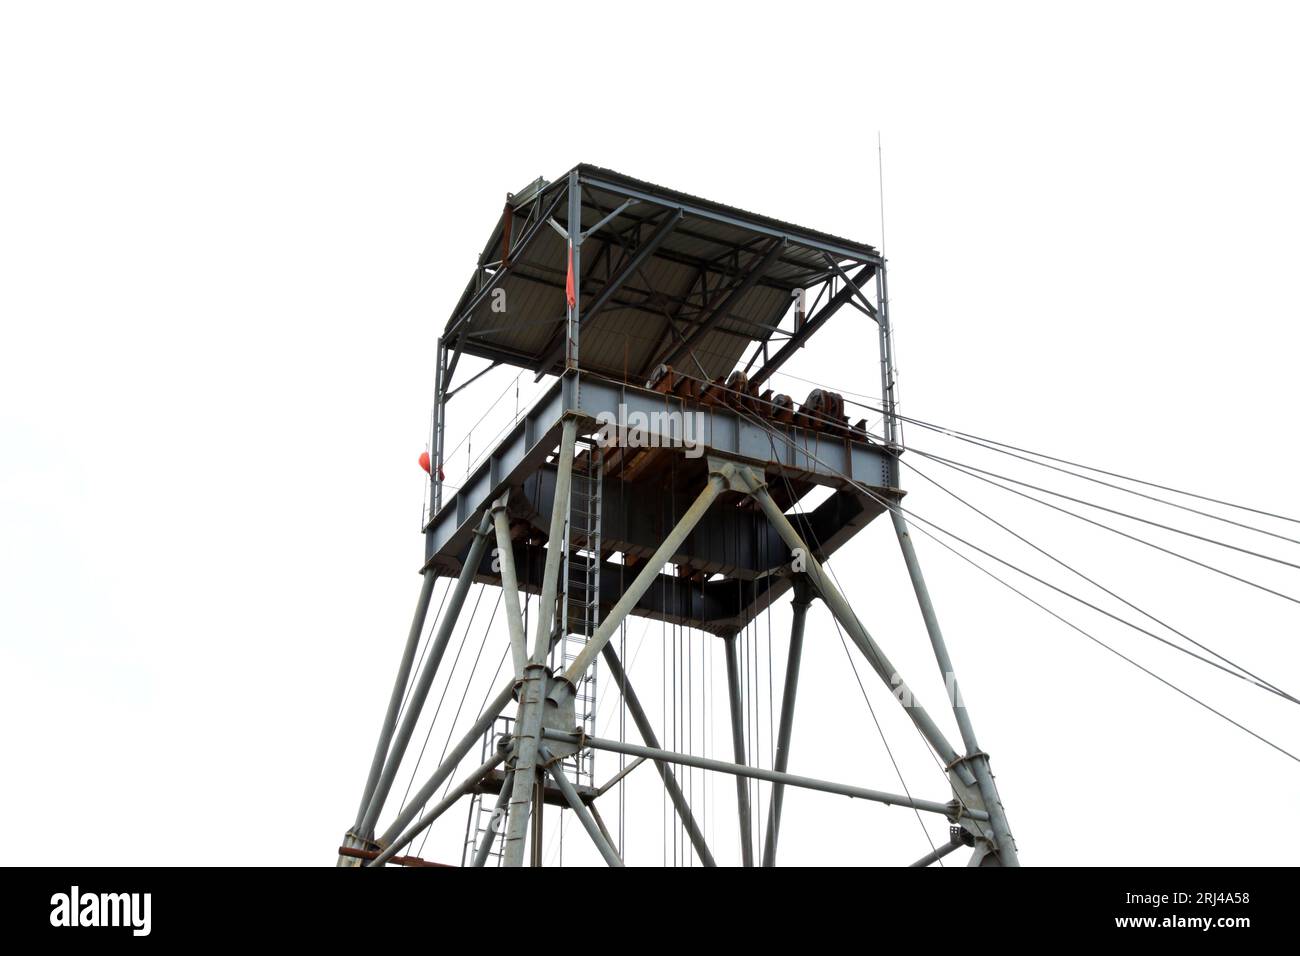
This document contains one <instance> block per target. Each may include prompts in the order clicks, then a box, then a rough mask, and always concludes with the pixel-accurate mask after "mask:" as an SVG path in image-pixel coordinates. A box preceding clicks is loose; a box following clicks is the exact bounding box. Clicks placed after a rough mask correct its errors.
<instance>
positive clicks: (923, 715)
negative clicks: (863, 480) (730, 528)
mask: <svg viewBox="0 0 1300 956" xmlns="http://www.w3.org/2000/svg"><path fill="white" fill-rule="evenodd" d="M736 476H737V480H738V481H739V482H740V484H741V485H743V486H744V487H745V489H746V490H747V491H748V492H749V494H750V495H751V496H752V497H753V498H754V500H755V501H757V502H758V504H759V507H760V508H762V509H763V513H764V514H765V515H767V520H768V521H770V522H771V523H772V526H773V527H775V528H776V530H777V532H778V533H779V534H780V535H781V539H782V540H783V541H784V542H785V543H786V546H787V547H789V548H790V549H791V551H794V549H795V548H798V549H799V550H798V552H797V553H799V554H801V555H802V556H803V564H804V573H805V574H807V576H808V579H809V581H810V582H811V584H812V586H813V587H814V588H816V590H817V593H818V595H819V596H820V597H821V599H822V600H823V601H825V602H826V606H827V607H828V608H830V610H831V613H832V614H834V615H835V619H836V620H837V621H839V622H840V625H841V626H842V627H843V628H844V629H845V630H846V631H848V632H849V636H850V637H851V638H852V639H853V643H855V644H857V645H858V649H859V650H860V651H861V652H862V655H863V656H864V657H865V658H866V659H867V663H869V664H870V665H871V668H872V670H874V671H875V672H876V674H877V675H878V676H879V677H880V679H881V680H882V681H884V683H885V686H886V687H888V688H890V690H891V691H892V692H893V694H894V695H895V696H896V697H897V698H898V699H899V701H900V702H902V704H903V710H904V711H905V712H906V713H907V716H908V717H909V718H911V720H912V723H914V724H915V725H916V727H917V729H918V730H920V731H921V735H922V736H923V737H925V739H926V740H927V741H928V742H929V744H930V746H931V747H933V748H934V751H935V753H937V754H938V755H939V757H940V759H941V760H942V761H943V762H944V764H945V766H953V765H954V764H956V769H957V772H958V776H959V777H960V779H961V781H962V782H963V783H965V784H966V785H967V786H968V787H969V786H974V784H975V777H974V775H973V774H972V773H971V772H970V771H969V770H968V769H966V768H965V767H963V766H961V764H960V763H959V762H958V754H957V751H956V750H955V749H953V746H952V744H950V743H949V742H948V738H947V737H945V736H944V734H943V731H941V730H940V729H939V726H938V724H936V723H935V722H934V719H933V718H932V717H931V716H930V714H929V712H928V711H926V709H925V708H924V707H923V706H921V703H920V701H919V700H917V698H916V695H915V694H913V693H912V690H911V688H909V687H908V686H907V684H906V683H904V681H903V679H902V675H901V674H899V672H898V671H897V669H895V667H894V665H893V664H891V663H890V662H889V659H888V658H887V657H885V654H884V652H883V651H882V650H881V649H880V647H879V645H878V644H876V642H875V640H874V639H873V638H872V636H871V635H870V634H869V633H868V632H867V629H866V628H865V627H863V626H862V622H861V621H859V620H858V616H857V615H856V614H854V613H853V608H852V607H850V606H849V603H848V601H846V600H845V599H844V595H842V594H840V592H839V589H838V588H836V587H835V585H834V584H833V583H832V581H831V579H830V575H828V574H826V572H825V571H824V570H823V569H822V566H821V564H820V563H818V561H817V559H816V558H814V557H813V551H812V548H810V547H809V546H808V545H807V543H806V542H805V541H804V540H803V539H802V538H800V537H799V533H798V532H797V531H796V530H795V529H794V526H793V525H792V524H790V519H789V518H787V517H786V516H785V515H784V514H783V513H782V512H781V508H780V507H779V506H778V505H777V503H776V502H775V501H773V500H772V496H771V495H770V494H768V491H767V485H766V483H764V482H763V480H762V478H761V477H760V476H759V475H757V474H755V473H754V472H753V471H752V470H751V469H749V468H743V469H737V471H736ZM963 771H964V772H963Z"/></svg>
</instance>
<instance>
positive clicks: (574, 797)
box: [540, 747, 623, 866]
mask: <svg viewBox="0 0 1300 956" xmlns="http://www.w3.org/2000/svg"><path fill="white" fill-rule="evenodd" d="M540 756H541V758H542V760H544V761H545V762H546V770H547V772H548V773H549V774H550V775H551V779H553V780H554V781H555V785H556V786H557V787H559V788H560V793H562V794H564V799H565V800H566V801H567V802H568V804H569V809H571V810H572V811H573V814H574V816H576V817H577V818H578V822H579V823H581V824H582V828H583V829H584V830H586V831H587V836H589V837H591V842H592V843H594V844H596V849H597V850H599V851H600V855H601V856H602V857H604V858H605V862H606V863H608V864H609V865H610V866H622V865H623V861H622V860H621V859H620V858H619V855H618V852H617V851H616V850H615V849H614V848H613V847H612V846H610V845H609V841H608V840H607V839H606V838H605V834H603V833H601V831H600V825H599V824H597V823H596V821H595V819H594V818H593V817H592V815H591V811H590V810H588V809H587V807H586V805H585V804H584V803H583V802H582V798H581V797H580V796H578V791H577V790H574V789H573V784H571V783H569V778H568V777H566V776H565V775H564V771H563V770H561V769H560V765H559V762H558V761H557V760H556V759H555V757H554V755H553V754H552V753H551V752H550V751H549V750H547V749H546V748H545V747H542V748H540Z"/></svg>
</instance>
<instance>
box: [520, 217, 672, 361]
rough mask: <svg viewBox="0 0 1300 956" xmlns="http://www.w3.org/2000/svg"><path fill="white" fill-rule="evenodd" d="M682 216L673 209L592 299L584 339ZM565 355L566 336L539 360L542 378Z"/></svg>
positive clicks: (581, 321) (584, 323)
mask: <svg viewBox="0 0 1300 956" xmlns="http://www.w3.org/2000/svg"><path fill="white" fill-rule="evenodd" d="M625 205H626V204H625ZM611 215H612V214H611ZM606 218H607V219H608V218H611V217H609V216H607V217H606ZM681 219H682V211H681V210H680V209H678V210H675V211H674V212H671V213H669V214H668V216H667V218H665V219H664V221H663V222H662V223H661V224H660V226H659V228H658V229H656V230H655V231H654V233H653V234H652V235H651V236H650V238H648V239H646V241H645V242H643V243H641V245H639V246H638V247H637V249H636V252H634V253H633V254H632V258H631V259H630V260H629V261H628V263H627V265H625V266H624V267H623V268H622V269H621V270H620V271H619V273H618V275H616V276H614V277H613V278H612V279H610V280H609V281H608V282H607V283H605V287H604V288H603V289H601V290H600V292H599V293H597V295H596V298H595V299H594V300H593V301H592V303H591V305H590V307H588V308H587V309H586V310H585V311H584V312H583V314H582V317H581V318H580V319H579V321H578V338H579V339H581V335H582V332H583V331H584V330H585V329H588V328H590V327H591V324H592V322H593V321H595V318H596V316H597V315H598V314H599V313H600V310H601V309H603V308H604V307H605V306H606V305H607V304H608V303H609V300H610V299H611V298H613V296H614V294H615V293H616V292H618V290H619V289H621V288H622V287H623V283H625V282H627V280H628V279H630V278H631V277H632V276H633V275H635V274H636V272H637V270H638V269H640V268H641V267H642V266H643V265H644V264H645V261H646V260H647V259H649V258H650V257H651V256H652V255H654V252H655V250H656V249H658V248H659V246H660V245H661V244H662V243H663V241H664V240H665V239H667V238H668V235H669V233H671V232H672V231H673V229H674V228H676V226H677V223H679V222H681ZM603 224H604V222H603V221H602V222H601V223H598V224H597V225H595V226H592V227H591V229H589V230H587V232H586V233H585V234H584V235H590V234H591V233H593V232H595V231H596V230H597V229H599V228H600V226H601V225H603ZM575 282H576V277H575ZM563 355H564V340H563V339H561V340H560V341H559V342H557V343H556V344H555V345H553V346H552V347H551V348H550V349H549V350H548V351H547V353H546V355H545V356H544V357H543V358H542V360H541V361H540V362H539V363H538V364H537V368H538V372H537V377H538V378H539V379H540V378H541V377H542V376H543V375H545V374H546V373H547V370H549V369H550V367H551V366H552V365H554V364H555V362H556V360H557V359H559V358H560V357H561V356H563Z"/></svg>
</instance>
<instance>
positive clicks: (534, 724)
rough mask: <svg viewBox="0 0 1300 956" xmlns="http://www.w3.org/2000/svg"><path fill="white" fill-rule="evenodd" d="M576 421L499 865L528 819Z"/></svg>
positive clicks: (517, 861)
mask: <svg viewBox="0 0 1300 956" xmlns="http://www.w3.org/2000/svg"><path fill="white" fill-rule="evenodd" d="M577 435H578V423H577V422H576V421H575V420H574V419H572V418H566V419H565V420H564V425H563V428H562V431H561V436H560V450H559V456H560V457H559V459H558V462H557V464H558V469H557V472H556V477H555V498H554V501H553V504H552V508H551V528H550V536H549V537H548V539H547V541H546V565H545V568H544V570H543V575H542V600H541V604H540V605H539V606H538V614H537V634H536V635H535V637H534V641H533V654H532V657H531V658H530V659H529V661H528V664H527V665H526V666H525V667H524V672H523V686H522V688H521V689H520V692H519V710H518V712H517V716H516V718H515V740H516V744H515V765H514V770H515V779H514V787H513V792H512V793H511V795H510V815H509V818H508V823H507V826H506V842H505V865H506V866H523V865H524V845H525V843H526V842H527V835H528V820H529V817H530V816H531V814H530V812H529V811H530V808H531V804H532V799H533V787H534V785H535V784H536V782H537V745H538V739H539V736H538V735H539V733H540V731H541V729H542V714H543V708H544V707H545V704H544V700H545V698H546V682H547V676H548V675H547V668H546V655H547V654H548V653H549V652H550V649H551V628H552V624H553V621H554V619H555V602H556V594H557V593H558V591H559V584H560V559H561V558H562V556H563V554H564V535H565V533H566V528H567V526H568V519H569V490H570V485H571V483H572V480H573V451H574V448H573V446H574V442H575V441H576V440H577Z"/></svg>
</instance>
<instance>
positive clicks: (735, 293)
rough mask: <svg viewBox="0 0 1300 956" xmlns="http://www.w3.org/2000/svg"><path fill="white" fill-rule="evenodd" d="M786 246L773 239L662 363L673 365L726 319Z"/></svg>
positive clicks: (781, 240)
mask: <svg viewBox="0 0 1300 956" xmlns="http://www.w3.org/2000/svg"><path fill="white" fill-rule="evenodd" d="M784 248H785V240H784V239H773V240H772V243H771V245H769V246H768V249H767V251H766V252H765V253H764V254H763V257H762V258H761V259H759V260H758V263H757V264H756V265H754V267H753V268H751V269H750V270H749V273H748V274H747V275H746V276H745V278H744V279H743V280H741V283H740V285H738V286H736V288H735V289H733V290H732V291H731V294H730V295H728V296H727V297H726V298H725V299H724V300H723V301H722V304H721V305H719V306H718V307H717V308H716V309H714V310H713V311H712V312H711V313H709V317H708V318H707V319H705V320H704V321H702V322H700V323H699V324H697V325H696V326H695V328H694V329H693V330H692V331H691V334H690V335H689V336H687V338H686V339H685V341H683V342H681V343H679V344H678V345H677V346H676V347H675V348H673V349H672V350H671V351H670V352H669V353H668V354H667V355H665V356H664V358H663V359H662V360H661V364H663V365H672V364H673V362H675V361H677V358H678V357H679V356H680V355H681V354H682V353H683V352H686V351H688V350H689V349H690V348H691V347H692V346H693V345H694V344H695V343H696V342H698V341H699V340H700V338H701V337H702V336H703V335H704V334H705V333H707V332H708V331H709V330H710V329H712V328H713V327H714V326H715V325H717V324H718V323H719V322H721V321H722V320H723V319H725V318H726V317H727V313H728V312H730V311H731V309H732V307H733V306H734V305H735V304H736V303H737V302H739V301H740V299H741V298H742V297H743V296H744V295H745V293H747V292H748V291H749V290H750V289H752V288H754V283H755V282H757V281H758V280H759V279H761V278H762V277H763V273H764V272H766V271H767V269H768V267H769V266H770V265H771V264H772V262H773V261H774V260H775V259H776V257H777V256H779V255H780V254H781V250H782V249H784Z"/></svg>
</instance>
